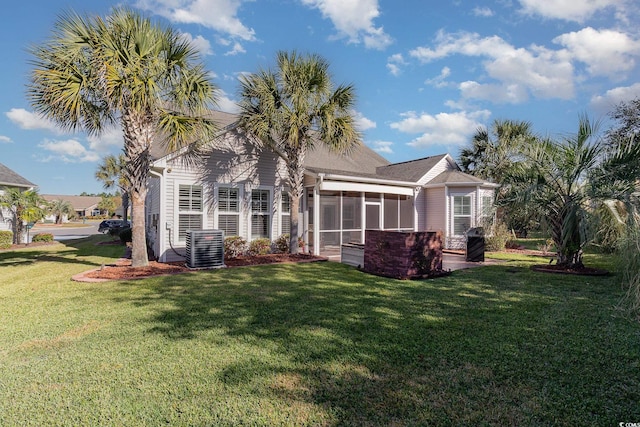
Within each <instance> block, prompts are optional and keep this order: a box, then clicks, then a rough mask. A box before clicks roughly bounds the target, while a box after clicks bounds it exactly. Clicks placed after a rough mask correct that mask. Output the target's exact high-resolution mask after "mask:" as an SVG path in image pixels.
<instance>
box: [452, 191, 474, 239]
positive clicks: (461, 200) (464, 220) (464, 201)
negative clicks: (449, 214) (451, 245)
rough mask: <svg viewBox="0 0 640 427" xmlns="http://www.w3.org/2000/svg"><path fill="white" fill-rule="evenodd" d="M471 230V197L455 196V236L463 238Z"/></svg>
mask: <svg viewBox="0 0 640 427" xmlns="http://www.w3.org/2000/svg"><path fill="white" fill-rule="evenodd" d="M469 228H471V196H453V234H454V236H462V235H464V233H465V232H466V231H467V230H468V229H469Z"/></svg>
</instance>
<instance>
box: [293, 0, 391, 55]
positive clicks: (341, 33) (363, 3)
mask: <svg viewBox="0 0 640 427" xmlns="http://www.w3.org/2000/svg"><path fill="white" fill-rule="evenodd" d="M301 1H302V3H303V4H304V5H306V6H310V7H313V8H316V9H318V10H320V12H322V16H323V17H325V18H328V19H330V20H331V22H333V25H334V27H335V28H336V30H337V31H338V37H347V38H348V39H349V42H350V43H364V45H365V47H367V48H370V49H384V48H386V47H387V46H389V45H390V44H391V43H393V40H392V38H391V37H390V36H389V35H388V34H387V33H385V32H384V28H383V27H376V26H375V25H374V23H373V21H374V20H375V19H376V18H377V17H378V16H379V15H380V11H379V10H378V0H301Z"/></svg>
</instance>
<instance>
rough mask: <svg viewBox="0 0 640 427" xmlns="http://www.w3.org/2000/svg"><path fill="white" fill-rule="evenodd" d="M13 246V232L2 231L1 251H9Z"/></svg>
mask: <svg viewBox="0 0 640 427" xmlns="http://www.w3.org/2000/svg"><path fill="white" fill-rule="evenodd" d="M12 244H13V233H12V232H11V231H7V230H2V231H0V249H9V248H10V247H11V245H12Z"/></svg>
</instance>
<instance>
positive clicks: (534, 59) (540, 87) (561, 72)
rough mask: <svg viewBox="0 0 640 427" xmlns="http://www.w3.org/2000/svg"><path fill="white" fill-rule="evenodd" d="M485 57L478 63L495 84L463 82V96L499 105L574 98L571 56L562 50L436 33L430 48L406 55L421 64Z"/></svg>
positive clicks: (474, 35) (501, 40) (478, 37)
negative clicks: (533, 99)
mask: <svg viewBox="0 0 640 427" xmlns="http://www.w3.org/2000/svg"><path fill="white" fill-rule="evenodd" d="M456 54H459V55H465V56H475V57H482V58H486V60H485V61H484V62H483V63H482V65H483V66H484V69H485V71H486V72H487V74H488V76H489V77H491V78H492V79H494V80H496V81H497V82H494V83H479V82H465V83H463V84H461V87H460V88H461V89H462V90H466V92H463V95H464V96H466V97H470V98H478V99H487V100H493V99H495V94H496V92H497V91H500V90H503V91H508V93H506V94H504V95H502V96H499V97H498V98H497V99H498V100H499V101H500V102H514V103H516V102H522V101H523V100H525V99H527V98H528V96H527V95H526V94H531V95H533V96H534V97H536V98H543V99H550V98H560V99H570V98H572V97H573V95H574V80H573V79H574V75H573V65H572V64H571V61H570V59H571V57H570V55H569V54H568V52H567V51H566V50H564V49H563V50H558V51H553V50H550V49H546V48H544V47H541V46H536V45H532V46H530V47H529V48H527V49H524V48H516V47H514V46H512V45H510V44H509V43H507V42H505V41H504V40H503V39H502V38H500V37H498V36H491V37H484V38H482V37H480V36H479V35H478V34H476V33H466V32H463V33H456V34H448V33H444V32H442V31H441V32H439V33H438V35H437V37H436V45H435V47H434V48H430V47H424V46H423V47H418V48H416V49H413V50H411V51H410V52H409V55H410V56H412V57H414V58H417V59H418V60H420V61H422V62H432V61H434V60H436V59H441V58H445V57H447V56H451V55H456Z"/></svg>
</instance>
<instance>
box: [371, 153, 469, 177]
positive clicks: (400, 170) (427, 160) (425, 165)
mask: <svg viewBox="0 0 640 427" xmlns="http://www.w3.org/2000/svg"><path fill="white" fill-rule="evenodd" d="M450 157H451V156H449V155H448V154H439V155H437V156H430V157H424V158H422V159H416V160H409V161H406V162H400V163H393V164H390V165H386V166H383V167H379V168H378V169H377V173H378V175H380V176H381V177H385V178H389V179H397V180H402V181H409V182H420V181H423V178H424V177H425V176H426V175H427V174H429V172H430V171H431V170H432V169H433V168H435V167H436V166H437V165H438V164H439V163H441V162H442V161H443V160H445V159H447V160H449V158H450ZM449 163H452V162H451V161H449ZM452 166H453V167H455V168H457V165H456V164H455V162H453V163H452Z"/></svg>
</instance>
